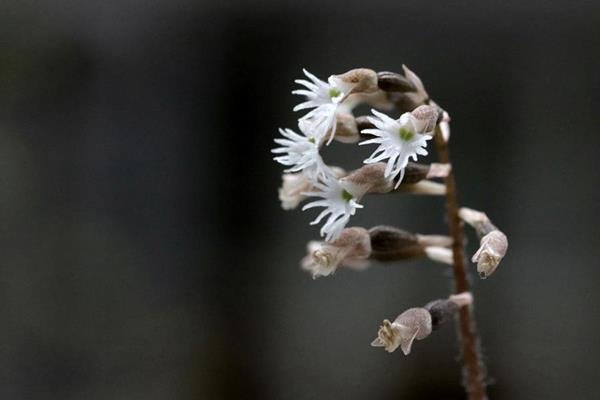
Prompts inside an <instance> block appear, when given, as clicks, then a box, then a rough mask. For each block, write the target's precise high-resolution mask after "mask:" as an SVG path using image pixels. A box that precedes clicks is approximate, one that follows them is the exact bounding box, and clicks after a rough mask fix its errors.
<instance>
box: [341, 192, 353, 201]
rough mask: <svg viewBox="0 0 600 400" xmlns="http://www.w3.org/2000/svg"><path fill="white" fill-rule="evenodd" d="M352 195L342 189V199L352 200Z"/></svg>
mask: <svg viewBox="0 0 600 400" xmlns="http://www.w3.org/2000/svg"><path fill="white" fill-rule="evenodd" d="M353 198H354V197H353V196H352V195H351V194H350V192H348V191H347V190H346V189H342V199H344V200H346V201H350V200H352V199H353Z"/></svg>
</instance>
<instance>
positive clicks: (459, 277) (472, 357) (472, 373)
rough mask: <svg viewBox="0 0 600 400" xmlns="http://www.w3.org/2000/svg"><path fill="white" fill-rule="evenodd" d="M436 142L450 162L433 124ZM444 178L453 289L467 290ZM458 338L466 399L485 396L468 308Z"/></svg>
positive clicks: (458, 228)
mask: <svg viewBox="0 0 600 400" xmlns="http://www.w3.org/2000/svg"><path fill="white" fill-rule="evenodd" d="M435 144H436V147H437V152H438V157H439V159H440V162H442V163H450V152H449V150H448V144H447V143H446V141H445V140H444V138H443V137H442V134H441V132H440V129H439V128H437V127H436V132H435ZM445 181H446V208H447V215H448V227H449V230H450V236H451V237H452V238H453V243H452V251H453V254H454V263H453V266H452V268H453V272H454V290H455V292H456V293H461V292H466V291H468V290H469V281H468V280H467V274H466V271H465V253H464V240H463V235H464V234H463V228H462V224H461V221H460V219H459V218H458V193H457V188H456V181H455V179H454V172H452V171H451V172H450V174H449V175H448V176H447V177H446V178H445ZM458 316H459V317H458V324H459V326H458V328H459V339H460V342H461V345H462V355H463V360H464V367H463V380H464V384H465V387H466V390H467V394H468V396H469V400H485V399H487V394H486V385H485V366H484V365H483V361H482V359H481V352H480V347H479V336H478V334H477V327H476V324H475V318H474V317H473V313H472V311H471V308H470V307H461V309H460V310H459V314H458Z"/></svg>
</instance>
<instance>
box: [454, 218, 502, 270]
mask: <svg viewBox="0 0 600 400" xmlns="http://www.w3.org/2000/svg"><path fill="white" fill-rule="evenodd" d="M458 216H459V217H460V218H461V219H462V220H463V221H465V222H466V223H467V224H469V225H470V226H472V227H473V229H474V230H475V232H476V233H477V235H478V236H479V237H480V240H479V249H478V250H477V252H475V254H474V255H473V258H472V259H471V261H473V262H474V263H477V272H478V273H479V276H480V277H481V278H482V279H485V278H487V277H488V276H490V275H491V274H492V273H494V271H495V270H496V268H498V265H499V264H500V261H502V259H503V258H504V256H505V255H506V251H507V250H508V239H507V237H506V235H505V234H504V233H502V232H501V231H500V230H499V229H498V228H497V227H496V226H495V225H494V224H493V223H492V221H490V219H489V218H488V216H487V215H486V214H485V213H483V212H481V211H477V210H473V209H470V208H461V209H460V210H459V211H458Z"/></svg>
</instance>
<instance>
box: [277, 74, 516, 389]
mask: <svg viewBox="0 0 600 400" xmlns="http://www.w3.org/2000/svg"><path fill="white" fill-rule="evenodd" d="M403 69H404V71H403V74H399V73H395V72H387V71H383V72H375V71H373V70H370V69H365V68H359V69H353V70H350V71H348V72H346V73H344V74H341V75H331V76H330V77H329V78H328V79H327V81H322V80H320V79H318V78H317V77H316V76H314V75H312V74H311V73H309V72H308V71H306V70H304V74H305V75H306V79H299V80H296V81H295V82H296V83H297V84H298V85H300V86H301V87H300V88H299V89H297V90H294V91H293V92H292V93H293V94H295V95H298V96H302V97H303V101H302V102H301V103H300V104H298V105H297V106H296V107H294V111H303V110H306V113H305V114H304V115H303V116H301V117H300V118H299V119H298V129H297V132H298V133H296V132H295V131H294V130H291V129H280V130H279V132H280V134H281V137H279V138H277V139H275V143H276V144H277V145H278V146H279V147H277V148H274V149H273V150H272V152H273V154H274V155H275V157H274V160H275V161H277V162H279V163H280V164H282V165H284V166H285V167H286V169H285V171H284V174H283V177H282V181H283V183H282V186H281V187H280V189H279V199H280V201H281V206H282V207H283V208H284V209H285V210H290V209H294V208H296V207H298V206H299V205H300V203H301V202H303V201H305V200H308V199H310V200H308V201H307V203H306V204H305V205H304V206H303V207H302V210H309V209H312V208H320V209H321V210H320V213H319V214H318V215H317V216H316V218H315V219H314V220H313V221H312V222H311V225H317V224H322V225H321V229H320V234H321V236H322V237H324V240H320V241H311V242H309V243H308V246H307V254H306V256H305V257H304V258H303V259H302V262H301V266H302V269H304V270H305V271H307V272H309V273H310V274H311V275H312V277H313V279H314V278H317V277H321V276H331V275H333V274H335V273H336V271H337V270H338V269H342V268H344V269H348V268H350V269H354V270H360V271H363V270H366V269H367V268H370V267H371V266H372V265H375V264H377V263H390V262H395V261H403V260H419V259H428V260H430V261H435V262H437V263H441V264H442V265H452V274H453V278H454V281H455V285H454V286H455V287H456V288H457V291H458V290H460V293H457V294H453V295H450V296H449V297H447V298H442V299H437V300H433V301H431V302H429V303H427V304H425V305H424V306H422V307H414V308H409V309H408V310H406V311H404V312H402V313H401V314H400V315H398V316H397V317H396V318H395V319H393V320H388V319H385V320H384V321H383V323H382V324H381V325H380V327H379V330H378V332H377V337H376V338H375V340H373V342H372V343H371V345H372V346H374V347H381V348H383V349H385V350H386V351H387V352H389V353H392V352H394V351H396V350H397V349H400V350H401V352H402V353H404V354H405V355H407V354H409V353H410V352H411V349H412V347H413V344H414V342H415V341H417V340H423V339H426V338H427V337H428V336H429V335H431V334H432V333H433V332H434V331H435V330H437V329H438V328H439V327H440V326H441V325H442V324H444V323H446V322H448V321H450V320H455V319H456V320H457V321H458V324H459V327H460V329H458V330H457V331H458V332H459V335H460V337H461V340H460V342H461V345H462V351H463V359H464V362H465V369H464V371H465V373H464V375H465V383H466V385H467V392H468V393H469V397H470V398H471V397H472V398H474V399H475V398H477V399H485V398H487V396H486V393H485V368H484V365H483V362H482V360H481V354H480V347H479V339H478V336H477V333H476V331H475V329H474V327H475V323H474V320H473V313H472V309H471V306H472V304H473V296H472V295H471V293H470V292H469V287H470V281H469V279H468V276H467V273H466V270H465V266H464V261H463V259H464V257H463V251H464V248H465V245H464V239H463V233H462V231H463V227H462V222H464V223H466V224H468V225H470V226H471V227H473V229H474V230H475V232H476V233H477V235H478V236H479V248H478V250H477V251H476V252H475V253H474V255H473V256H472V258H471V260H472V261H473V262H474V263H477V272H478V273H479V276H480V277H481V278H487V277H489V276H490V275H491V274H492V273H494V271H495V270H496V269H497V268H498V265H499V264H500V262H501V261H502V260H503V258H504V257H505V255H506V252H507V250H508V239H507V237H506V235H505V234H504V233H503V232H502V231H500V230H499V229H498V228H497V227H496V226H495V225H494V224H492V222H491V221H490V219H489V218H488V217H487V215H486V214H485V213H483V212H480V211H476V210H473V209H469V208H460V209H459V205H458V200H457V197H458V196H457V185H456V181H455V177H454V173H453V171H452V169H453V168H452V165H451V164H450V160H449V159H450V155H449V150H448V142H449V140H450V121H451V119H450V115H448V113H447V112H446V111H444V110H443V109H442V108H441V107H439V106H438V105H437V104H436V103H435V102H434V101H433V100H432V99H430V97H429V94H428V93H427V91H426V90H425V87H424V85H423V82H421V79H419V77H418V76H417V75H416V74H415V73H413V72H412V71H410V70H409V69H408V68H406V66H403ZM361 103H364V104H367V105H369V106H370V108H371V113H370V114H369V115H366V116H365V115H362V116H357V117H355V116H354V114H353V109H354V107H355V106H357V105H358V104H361ZM390 110H396V111H397V112H398V114H399V115H395V116H390V115H388V114H387V112H389V111H390ZM384 111H385V112H386V113H384ZM396 117H397V118H396ZM434 136H435V141H434V143H435V146H436V154H437V156H438V159H439V160H440V161H441V162H440V163H431V164H423V163H416V162H415V161H417V159H418V158H419V157H422V156H427V155H428V150H427V146H428V144H429V143H430V142H432V141H431V139H432V138H433V137H434ZM361 139H365V140H363V141H362V142H360V143H359V144H360V145H370V144H372V145H376V148H375V150H374V151H373V152H372V154H371V155H370V156H369V157H367V158H366V159H364V160H363V165H362V166H361V167H360V168H357V169H354V170H349V171H346V170H344V169H341V168H339V167H334V166H330V165H327V164H326V163H325V161H324V160H323V158H322V157H321V149H322V148H323V146H328V145H329V144H331V143H332V141H333V140H336V141H337V142H341V143H357V142H359V141H360V140H361ZM437 178H443V179H444V183H440V182H436V181H435V179H437ZM390 192H399V193H405V194H406V193H410V194H419V195H438V196H440V195H443V196H445V198H446V209H447V215H446V216H447V219H446V220H447V223H448V225H449V233H450V236H445V235H424V234H418V233H411V232H408V231H405V230H402V229H399V228H396V227H393V226H388V225H378V226H374V227H372V228H371V229H365V228H363V227H357V226H354V227H347V225H348V223H349V221H350V218H351V217H352V216H353V215H355V214H356V212H357V210H358V209H361V208H363V199H364V198H365V196H366V195H367V194H384V193H390Z"/></svg>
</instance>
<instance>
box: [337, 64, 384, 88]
mask: <svg viewBox="0 0 600 400" xmlns="http://www.w3.org/2000/svg"><path fill="white" fill-rule="evenodd" d="M336 78H338V79H340V80H341V81H342V82H344V83H345V84H347V85H350V86H351V87H352V91H351V92H350V93H372V92H376V91H377V90H378V89H379V87H378V86H377V73H376V72H375V71H373V70H372V69H368V68H356V69H351V70H350V71H348V72H345V73H343V74H341V75H336Z"/></svg>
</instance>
